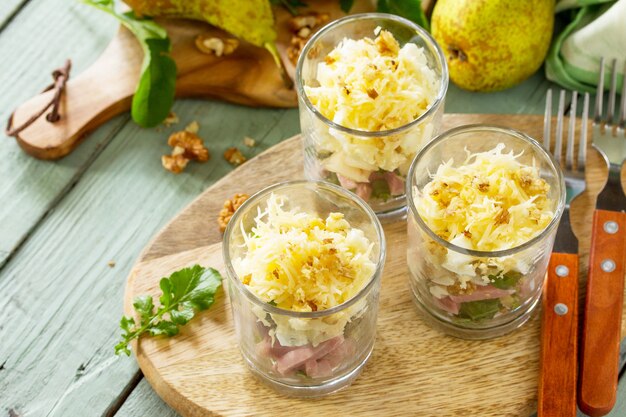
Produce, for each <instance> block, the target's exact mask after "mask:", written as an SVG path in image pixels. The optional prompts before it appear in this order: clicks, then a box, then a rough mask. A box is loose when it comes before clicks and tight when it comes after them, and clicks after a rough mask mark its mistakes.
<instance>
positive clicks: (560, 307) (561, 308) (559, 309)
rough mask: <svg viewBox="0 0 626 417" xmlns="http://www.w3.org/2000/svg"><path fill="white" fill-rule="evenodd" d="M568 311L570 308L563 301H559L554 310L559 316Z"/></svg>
mask: <svg viewBox="0 0 626 417" xmlns="http://www.w3.org/2000/svg"><path fill="white" fill-rule="evenodd" d="M568 311H569V309H568V308H567V306H566V305H565V304H563V303H558V304H557V305H555V306H554V312H555V313H556V314H558V315H559V316H564V315H566V314H567V312H568Z"/></svg>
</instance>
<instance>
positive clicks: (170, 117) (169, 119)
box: [163, 111, 180, 127]
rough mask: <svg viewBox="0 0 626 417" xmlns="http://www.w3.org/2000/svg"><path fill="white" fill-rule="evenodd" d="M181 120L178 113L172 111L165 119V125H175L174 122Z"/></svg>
mask: <svg viewBox="0 0 626 417" xmlns="http://www.w3.org/2000/svg"><path fill="white" fill-rule="evenodd" d="M179 121H180V119H179V118H178V116H177V115H176V113H174V112H173V111H171V112H170V114H168V115H167V117H166V118H165V120H163V124H164V125H165V127H170V126H171V125H174V124H176V123H178V122H179Z"/></svg>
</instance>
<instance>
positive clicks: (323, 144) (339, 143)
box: [304, 30, 441, 182]
mask: <svg viewBox="0 0 626 417" xmlns="http://www.w3.org/2000/svg"><path fill="white" fill-rule="evenodd" d="M377 32H378V36H377V37H376V38H375V39H371V38H368V37H365V38H363V39H359V40H354V39H344V40H343V41H341V42H340V43H339V44H338V45H337V47H336V48H335V49H334V50H333V51H331V52H330V53H329V54H328V55H327V56H326V58H325V60H324V61H323V62H320V63H319V64H318V68H317V83H318V85H316V86H305V87H304V90H305V93H306V95H307V97H308V99H309V100H310V101H311V103H312V104H313V106H315V107H316V108H317V109H318V110H319V111H320V112H321V113H322V114H323V115H324V116H325V117H326V118H328V119H330V120H332V121H333V122H335V123H337V124H339V125H341V126H345V127H349V128H352V129H358V130H364V131H385V130H390V129H394V128H397V127H400V126H404V125H406V124H408V123H410V122H412V121H413V120H415V119H417V118H418V117H420V116H421V115H422V114H424V113H425V112H426V110H427V109H428V108H429V107H430V106H431V105H432V104H433V102H434V100H435V98H436V96H437V91H438V89H439V86H440V83H441V80H440V79H439V77H438V76H437V74H436V72H435V71H434V70H433V69H431V68H430V67H429V66H428V61H427V58H426V54H425V52H424V50H423V48H421V47H418V46H417V45H415V44H413V43H407V44H405V45H404V46H402V48H400V46H399V44H398V42H397V40H396V39H395V38H394V37H393V35H392V34H391V33H390V32H388V31H386V30H377ZM432 132H433V128H432V125H431V124H430V123H425V124H423V125H420V126H416V127H415V128H414V129H411V130H410V131H407V132H404V133H402V134H397V135H394V136H383V137H363V136H358V137H356V136H351V135H346V134H344V133H342V132H338V131H335V130H330V132H328V133H327V134H322V135H320V137H319V139H318V141H319V143H318V146H319V148H320V150H321V151H326V152H330V153H332V154H334V155H333V156H334V158H333V159H332V160H330V163H329V165H328V166H327V167H326V168H327V169H328V170H329V171H332V172H337V173H339V174H341V175H343V176H345V177H347V178H350V179H352V180H354V181H361V182H367V181H368V180H367V178H368V175H369V173H370V172H373V171H377V170H379V169H383V170H385V171H394V170H396V169H400V171H402V172H401V173H402V174H406V170H407V169H408V165H409V164H410V161H411V159H412V158H413V156H414V155H415V153H416V152H417V151H418V150H419V148H421V147H422V146H423V145H424V144H425V142H427V141H428V140H430V138H431V135H432Z"/></svg>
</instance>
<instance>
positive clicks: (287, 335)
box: [223, 181, 385, 397]
mask: <svg viewBox="0 0 626 417" xmlns="http://www.w3.org/2000/svg"><path fill="white" fill-rule="evenodd" d="M223 251H224V252H223V254H224V260H225V265H226V276H227V278H228V289H229V295H230V302H231V306H232V313H233V318H234V322H235V329H236V332H237V339H238V341H239V347H240V349H241V353H242V356H243V358H244V361H245V362H246V364H247V365H248V367H249V368H250V369H251V370H252V372H253V373H254V374H255V375H257V376H258V377H259V378H260V379H261V380H262V381H263V382H264V383H266V384H267V385H269V386H271V387H272V388H274V389H276V390H277V391H278V392H280V393H282V394H286V395H292V396H301V397H314V396H320V395H324V394H328V393H331V392H334V391H336V390H338V389H341V388H343V387H346V386H348V385H349V384H350V383H351V382H352V381H353V380H354V379H355V378H356V377H357V376H358V374H359V373H360V371H361V369H362V368H363V366H364V365H365V363H366V361H367V359H368V358H369V356H370V354H371V352H372V349H373V346H374V339H375V335H376V318H377V309H378V294H379V289H380V279H381V275H382V270H383V265H384V260H385V240H384V234H383V231H382V228H381V225H380V223H379V221H378V219H377V217H376V215H375V214H374V212H373V211H372V210H371V209H370V208H369V207H368V206H367V204H365V203H364V202H363V201H362V200H361V199H359V198H358V197H357V196H355V195H354V194H352V193H350V192H348V191H346V190H344V189H343V188H341V187H339V186H337V185H333V184H330V183H326V182H312V181H294V182H287V183H281V184H277V185H274V186H271V187H269V188H266V189H264V190H262V191H260V192H258V193H257V194H256V195H254V196H252V197H251V198H250V199H248V200H247V201H246V202H245V203H244V204H243V205H242V206H241V207H240V208H239V209H238V210H237V211H236V212H235V215H234V216H233V218H232V219H231V220H230V222H229V223H228V228H227V229H226V232H225V234H224V244H223Z"/></svg>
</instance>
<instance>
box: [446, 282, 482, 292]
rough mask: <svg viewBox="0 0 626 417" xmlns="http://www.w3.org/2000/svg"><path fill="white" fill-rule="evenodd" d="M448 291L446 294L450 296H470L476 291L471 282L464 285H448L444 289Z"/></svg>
mask: <svg viewBox="0 0 626 417" xmlns="http://www.w3.org/2000/svg"><path fill="white" fill-rule="evenodd" d="M446 289H447V290H448V294H450V295H465V294H471V293H473V292H474V290H475V289H476V284H474V283H473V282H472V281H468V282H465V283H460V282H456V283H454V285H448V286H447V287H446Z"/></svg>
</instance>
